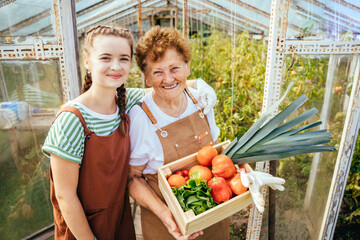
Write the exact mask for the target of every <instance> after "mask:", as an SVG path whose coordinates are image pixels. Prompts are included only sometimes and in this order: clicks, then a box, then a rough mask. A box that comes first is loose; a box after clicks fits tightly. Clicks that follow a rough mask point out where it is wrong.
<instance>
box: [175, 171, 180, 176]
mask: <svg viewBox="0 0 360 240" xmlns="http://www.w3.org/2000/svg"><path fill="white" fill-rule="evenodd" d="M174 174H178V175H181V176H182V174H181V171H180V170H177V171H176V172H175V173H174Z"/></svg>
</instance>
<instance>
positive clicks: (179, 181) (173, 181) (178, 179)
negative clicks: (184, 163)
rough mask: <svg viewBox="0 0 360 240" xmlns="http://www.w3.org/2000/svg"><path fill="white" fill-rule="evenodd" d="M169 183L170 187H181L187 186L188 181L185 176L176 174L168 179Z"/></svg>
mask: <svg viewBox="0 0 360 240" xmlns="http://www.w3.org/2000/svg"><path fill="white" fill-rule="evenodd" d="M168 182H169V185H170V187H177V188H179V187H181V186H182V185H186V180H185V178H184V177H183V176H181V175H179V174H174V175H171V176H170V177H169V178H168Z"/></svg>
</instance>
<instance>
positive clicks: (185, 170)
mask: <svg viewBox="0 0 360 240" xmlns="http://www.w3.org/2000/svg"><path fill="white" fill-rule="evenodd" d="M181 175H182V176H183V177H186V176H189V170H187V169H183V170H181Z"/></svg>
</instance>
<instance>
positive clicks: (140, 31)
mask: <svg viewBox="0 0 360 240" xmlns="http://www.w3.org/2000/svg"><path fill="white" fill-rule="evenodd" d="M137 22H138V31H139V38H141V37H142V35H143V31H142V17H141V0H139V4H138V14H137Z"/></svg>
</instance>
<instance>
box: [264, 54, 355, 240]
mask: <svg viewBox="0 0 360 240" xmlns="http://www.w3.org/2000/svg"><path fill="white" fill-rule="evenodd" d="M356 61H357V59H356V58H355V57H353V56H339V55H332V56H330V57H329V56H326V57H324V56H320V57H319V56H316V57H314V56H295V59H292V57H291V56H287V57H286V68H285V71H284V79H285V81H284V83H283V86H282V89H285V87H286V86H287V85H288V84H289V82H290V81H294V82H295V84H294V86H293V88H292V90H291V91H290V93H289V95H288V98H287V100H286V102H285V101H284V103H283V104H282V106H283V107H282V109H283V108H284V107H285V106H287V105H288V104H289V103H291V102H292V101H294V100H295V99H296V98H297V97H299V96H300V95H302V94H305V95H306V96H307V97H308V98H309V100H308V101H307V102H306V103H305V104H304V105H303V106H302V107H301V108H300V110H299V111H298V112H297V113H295V114H293V117H295V116H298V115H300V114H301V113H302V112H304V111H306V110H310V109H311V108H313V107H315V108H316V109H318V110H319V112H318V113H317V114H316V115H315V116H313V117H312V118H310V119H309V121H308V123H311V122H315V121H319V120H322V122H323V124H322V125H320V126H319V127H318V128H317V129H311V130H319V129H324V128H326V129H328V130H329V132H330V133H331V134H332V137H333V138H332V141H331V145H334V146H336V147H339V144H340V140H341V136H342V131H343V126H344V121H345V118H346V112H347V107H348V102H349V98H350V93H351V87H352V80H353V76H354V69H355V68H354V67H355V64H356ZM290 66H291V68H290V69H289V70H288V69H287V68H289V67H290ZM336 158H337V151H336V152H330V153H322V154H307V155H301V156H297V157H292V158H289V159H283V160H280V161H278V166H277V175H278V176H280V177H283V178H284V179H285V180H286V184H285V191H284V192H279V191H278V192H277V193H276V197H277V199H276V230H275V233H276V239H299V238H300V239H318V237H319V232H320V227H321V223H322V221H323V218H324V212H325V206H326V201H327V199H328V194H329V189H330V185H331V181H332V177H333V172H334V166H335V163H336ZM266 234H267V229H266V230H265V231H264V232H262V239H265V238H266V237H267V235H266Z"/></svg>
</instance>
